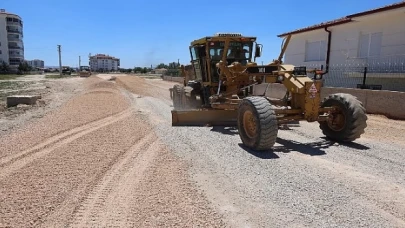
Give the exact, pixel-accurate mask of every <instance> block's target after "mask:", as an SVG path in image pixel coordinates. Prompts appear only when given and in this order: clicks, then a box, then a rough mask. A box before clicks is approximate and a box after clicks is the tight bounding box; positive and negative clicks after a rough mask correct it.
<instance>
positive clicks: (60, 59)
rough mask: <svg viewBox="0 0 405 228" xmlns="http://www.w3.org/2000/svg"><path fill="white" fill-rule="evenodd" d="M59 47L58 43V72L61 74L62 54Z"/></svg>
mask: <svg viewBox="0 0 405 228" xmlns="http://www.w3.org/2000/svg"><path fill="white" fill-rule="evenodd" d="M61 52H62V51H61V48H60V45H58V53H59V74H60V76H62V55H61Z"/></svg>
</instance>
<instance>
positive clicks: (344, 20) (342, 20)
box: [278, 1, 405, 37]
mask: <svg viewBox="0 0 405 228" xmlns="http://www.w3.org/2000/svg"><path fill="white" fill-rule="evenodd" d="M401 7H405V1H401V2H397V3H394V4H390V5H387V6H383V7H379V8H376V9H371V10H367V11H364V12H360V13H355V14H351V15H347V16H345V17H342V18H339V19H336V20H332V21H327V22H323V23H320V24H316V25H312V26H309V27H305V28H301V29H297V30H294V31H291V32H286V33H283V34H280V35H278V37H283V36H286V35H290V34H297V33H302V32H307V31H312V30H316V29H320V28H326V27H329V26H334V25H340V24H345V23H349V22H351V21H352V18H354V17H360V16H365V15H369V14H373V13H380V12H384V11H388V10H393V9H398V8H401Z"/></svg>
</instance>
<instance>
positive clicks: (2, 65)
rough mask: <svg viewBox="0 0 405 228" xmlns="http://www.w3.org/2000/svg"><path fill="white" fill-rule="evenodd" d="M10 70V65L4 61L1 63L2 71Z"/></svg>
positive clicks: (2, 72)
mask: <svg viewBox="0 0 405 228" xmlns="http://www.w3.org/2000/svg"><path fill="white" fill-rule="evenodd" d="M9 72H10V66H9V65H8V64H7V63H6V62H4V61H3V62H2V63H1V65H0V73H1V74H7V73H9Z"/></svg>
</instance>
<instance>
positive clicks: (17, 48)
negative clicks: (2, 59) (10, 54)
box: [8, 45, 24, 50]
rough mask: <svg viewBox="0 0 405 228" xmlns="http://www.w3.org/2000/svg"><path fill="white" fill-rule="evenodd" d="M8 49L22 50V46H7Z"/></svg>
mask: <svg viewBox="0 0 405 228" xmlns="http://www.w3.org/2000/svg"><path fill="white" fill-rule="evenodd" d="M8 49H10V50H24V48H23V47H18V46H10V45H9V46H8Z"/></svg>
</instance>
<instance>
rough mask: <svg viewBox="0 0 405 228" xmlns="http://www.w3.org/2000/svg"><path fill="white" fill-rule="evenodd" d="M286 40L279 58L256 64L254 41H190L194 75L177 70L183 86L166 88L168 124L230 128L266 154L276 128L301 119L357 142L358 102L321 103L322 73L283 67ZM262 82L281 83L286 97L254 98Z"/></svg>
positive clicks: (226, 36) (361, 121)
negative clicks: (169, 109) (169, 122)
mask: <svg viewBox="0 0 405 228" xmlns="http://www.w3.org/2000/svg"><path fill="white" fill-rule="evenodd" d="M290 39H291V35H290V36H288V37H287V38H286V39H285V40H284V41H283V44H282V48H281V53H280V55H279V58H278V59H276V60H274V61H273V62H272V63H270V64H268V65H258V64H257V63H256V58H257V57H260V56H261V52H262V47H263V46H262V45H261V44H258V43H256V37H251V36H243V35H242V34H238V33H221V34H220V33H218V34H215V35H214V36H207V37H203V38H200V39H198V40H194V41H192V42H191V45H190V47H189V48H190V53H191V65H192V67H193V69H194V75H190V74H186V71H185V70H184V69H185V68H184V66H181V69H182V75H183V77H184V83H183V84H178V85H174V86H173V88H170V96H171V99H172V100H173V107H174V109H173V110H172V111H171V113H172V126H234V127H237V129H238V132H239V136H240V138H241V140H242V143H243V144H244V145H245V146H246V147H248V148H249V149H252V150H257V151H260V150H271V148H272V147H273V146H274V144H275V143H276V139H277V134H278V130H279V126H280V125H282V124H288V123H291V122H296V121H303V120H304V121H308V122H319V126H320V129H321V131H322V133H323V134H324V135H325V136H327V137H328V138H329V139H331V140H334V141H338V142H349V141H354V140H356V139H357V138H360V136H361V135H362V134H363V133H364V130H365V128H366V127H367V123H366V121H367V115H366V111H365V108H364V107H363V104H362V103H361V102H360V101H359V100H358V99H357V98H356V97H354V96H352V95H350V94H345V93H336V94H331V95H329V96H328V97H326V98H325V99H324V100H323V101H321V89H322V78H323V75H324V74H326V73H327V70H326V71H322V70H317V69H312V70H311V69H307V68H306V67H302V66H299V67H297V66H293V65H289V64H283V62H282V57H283V55H284V52H285V50H286V48H287V45H288V43H289V41H290ZM253 52H254V53H253ZM252 58H253V61H252ZM310 74H312V75H313V77H312V78H311V77H310V76H309V75H310ZM262 83H265V85H266V84H267V85H269V84H271V83H278V84H281V85H284V87H285V88H286V94H285V96H284V97H283V98H280V99H278V98H277V99H276V98H270V97H266V95H265V94H266V92H265V93H264V94H263V95H257V94H256V95H255V94H253V87H254V86H255V85H259V84H262Z"/></svg>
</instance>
